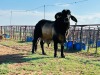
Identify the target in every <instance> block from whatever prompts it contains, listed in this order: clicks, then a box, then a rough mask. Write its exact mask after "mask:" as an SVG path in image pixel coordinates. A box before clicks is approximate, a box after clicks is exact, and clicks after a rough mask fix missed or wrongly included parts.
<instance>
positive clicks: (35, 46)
mask: <svg viewBox="0 0 100 75" xmlns="http://www.w3.org/2000/svg"><path fill="white" fill-rule="evenodd" d="M32 43H33V45H32V53H34V51H36V50H35V49H36V48H37V39H35V38H34V39H33V41H32Z"/></svg>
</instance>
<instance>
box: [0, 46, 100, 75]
mask: <svg viewBox="0 0 100 75" xmlns="http://www.w3.org/2000/svg"><path fill="white" fill-rule="evenodd" d="M23 48H24V49H23ZM28 51H31V46H24V47H22V46H18V47H8V46H3V45H0V64H2V63H6V62H7V63H8V62H10V63H13V62H15V63H13V64H9V65H8V68H9V69H10V68H12V69H17V68H19V67H21V66H23V65H29V63H27V62H23V61H22V58H23V57H27V56H28V54H27V53H28ZM67 54H69V53H67ZM73 54H75V55H79V56H81V57H86V58H94V56H92V55H88V56H87V55H85V54H81V53H80V54H79V53H73ZM7 60H8V61H7ZM9 60H10V61H9ZM96 60H98V61H100V57H98V58H96ZM13 74H15V75H27V74H26V72H25V71H24V70H23V72H21V73H20V74H18V72H14V73H12V72H10V73H9V74H8V75H13ZM28 75H34V73H33V72H30V74H28Z"/></svg>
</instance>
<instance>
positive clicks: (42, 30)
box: [34, 20, 54, 40]
mask: <svg viewBox="0 0 100 75" xmlns="http://www.w3.org/2000/svg"><path fill="white" fill-rule="evenodd" d="M53 24H54V21H49V20H40V21H39V22H38V23H37V24H36V26H35V30H34V36H35V35H36V36H38V37H41V38H42V39H43V40H44V39H45V40H49V39H52V30H53Z"/></svg>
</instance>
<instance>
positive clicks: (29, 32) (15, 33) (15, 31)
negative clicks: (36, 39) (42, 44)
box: [0, 26, 34, 41]
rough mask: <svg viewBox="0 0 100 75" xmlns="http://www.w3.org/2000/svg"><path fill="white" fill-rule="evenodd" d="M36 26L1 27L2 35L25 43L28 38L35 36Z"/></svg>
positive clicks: (0, 33)
mask: <svg viewBox="0 0 100 75" xmlns="http://www.w3.org/2000/svg"><path fill="white" fill-rule="evenodd" d="M33 33H34V26H0V35H4V37H6V38H9V37H10V38H11V39H15V40H21V41H25V40H26V37H27V36H31V37H32V36H33Z"/></svg>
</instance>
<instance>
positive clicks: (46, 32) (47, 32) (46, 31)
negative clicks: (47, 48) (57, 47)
mask: <svg viewBox="0 0 100 75" xmlns="http://www.w3.org/2000/svg"><path fill="white" fill-rule="evenodd" d="M53 32H54V28H53V25H52V24H48V23H46V24H44V25H43V27H42V39H45V40H51V39H52V36H53Z"/></svg>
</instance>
